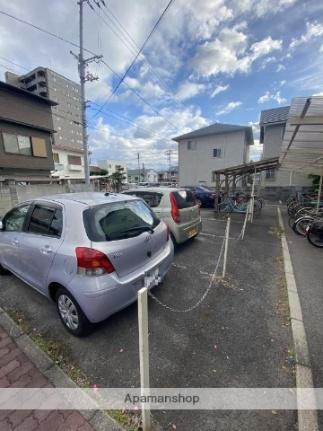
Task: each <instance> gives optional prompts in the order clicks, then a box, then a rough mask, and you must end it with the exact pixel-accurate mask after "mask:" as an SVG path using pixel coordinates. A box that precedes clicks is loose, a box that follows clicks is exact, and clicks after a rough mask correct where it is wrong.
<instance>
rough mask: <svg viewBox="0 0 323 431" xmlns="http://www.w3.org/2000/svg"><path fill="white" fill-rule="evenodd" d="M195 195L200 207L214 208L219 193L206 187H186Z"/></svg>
mask: <svg viewBox="0 0 323 431" xmlns="http://www.w3.org/2000/svg"><path fill="white" fill-rule="evenodd" d="M184 188H185V189H188V190H191V192H193V193H194V195H195V198H196V201H197V202H198V204H199V205H200V207H206V208H214V205H215V203H216V202H215V201H216V197H217V193H216V192H215V191H213V190H211V189H209V188H208V187H206V186H185V187H184Z"/></svg>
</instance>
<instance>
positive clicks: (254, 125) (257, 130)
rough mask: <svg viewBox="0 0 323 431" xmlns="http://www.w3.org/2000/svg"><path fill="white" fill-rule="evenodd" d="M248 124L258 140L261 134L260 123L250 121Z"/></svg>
mask: <svg viewBox="0 0 323 431" xmlns="http://www.w3.org/2000/svg"><path fill="white" fill-rule="evenodd" d="M248 124H249V126H251V127H252V131H253V134H254V136H255V137H257V138H258V137H259V133H260V127H259V121H249V122H248Z"/></svg>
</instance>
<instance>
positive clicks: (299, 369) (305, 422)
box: [277, 207, 319, 431]
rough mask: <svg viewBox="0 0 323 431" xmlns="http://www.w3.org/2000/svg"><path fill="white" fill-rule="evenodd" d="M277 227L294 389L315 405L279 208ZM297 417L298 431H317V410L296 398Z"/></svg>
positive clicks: (310, 369) (301, 316)
mask: <svg viewBox="0 0 323 431" xmlns="http://www.w3.org/2000/svg"><path fill="white" fill-rule="evenodd" d="M277 213H278V219H279V226H280V228H281V230H282V234H281V245H282V249H283V258H284V272H285V278H286V284H287V293H288V303H289V311H290V317H291V319H290V320H291V329H292V334H293V340H294V348H295V354H296V387H297V388H311V389H313V393H312V394H311V397H312V402H314V403H315V394H314V388H313V375H312V368H311V363H310V354H309V350H308V344H307V338H306V331H305V326H304V322H303V314H302V308H301V304H300V300H299V296H298V292H297V285H296V280H295V275H294V270H293V264H292V260H291V257H290V253H289V247H288V243H287V239H286V235H285V228H284V222H283V218H282V215H281V211H280V208H279V207H277ZM297 405H298V410H297V416H298V430H299V431H318V429H319V428H318V419H317V410H303V409H302V408H300V407H301V400H300V399H299V398H297Z"/></svg>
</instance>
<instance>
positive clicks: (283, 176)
mask: <svg viewBox="0 0 323 431" xmlns="http://www.w3.org/2000/svg"><path fill="white" fill-rule="evenodd" d="M289 109H290V106H281V107H279V108H273V109H266V110H263V111H261V115H260V122H259V125H260V143H261V144H263V159H269V158H271V157H279V155H280V153H281V149H282V144H283V138H284V132H285V127H286V123H287V120H288V114H289ZM311 185H312V180H311V178H309V176H308V175H307V174H303V173H302V172H296V171H295V172H293V171H290V170H288V169H283V168H278V169H272V170H268V171H266V172H264V173H263V174H262V186H263V187H264V191H263V195H264V196H265V197H266V198H268V199H270V198H273V199H284V198H285V197H286V196H288V195H289V194H290V193H291V192H292V191H294V190H302V189H303V188H305V189H306V188H307V187H311Z"/></svg>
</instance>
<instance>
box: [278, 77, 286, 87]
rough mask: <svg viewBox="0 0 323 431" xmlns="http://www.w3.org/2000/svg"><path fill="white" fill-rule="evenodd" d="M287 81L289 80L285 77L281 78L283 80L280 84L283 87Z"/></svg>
mask: <svg viewBox="0 0 323 431" xmlns="http://www.w3.org/2000/svg"><path fill="white" fill-rule="evenodd" d="M286 82H287V81H286V80H285V79H283V80H281V81H280V83H279V85H280V86H281V87H282V86H283V85H285V84H286Z"/></svg>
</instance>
